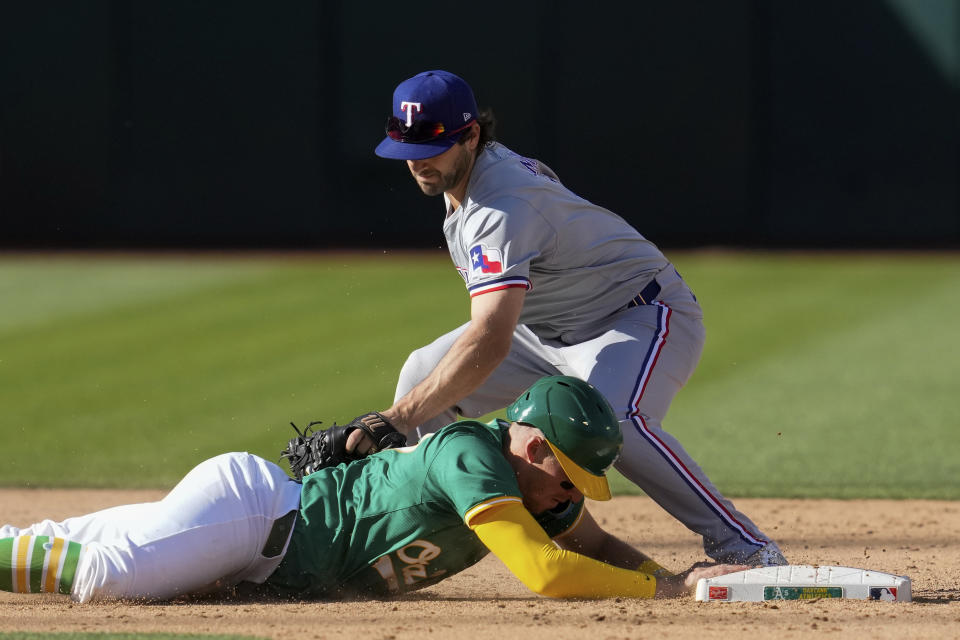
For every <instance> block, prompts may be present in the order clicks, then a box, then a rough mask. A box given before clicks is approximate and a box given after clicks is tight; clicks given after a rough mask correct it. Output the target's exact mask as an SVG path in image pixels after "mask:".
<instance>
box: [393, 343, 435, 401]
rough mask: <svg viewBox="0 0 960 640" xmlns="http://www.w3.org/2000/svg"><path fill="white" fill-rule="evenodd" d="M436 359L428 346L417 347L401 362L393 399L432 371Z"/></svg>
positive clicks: (401, 395)
mask: <svg viewBox="0 0 960 640" xmlns="http://www.w3.org/2000/svg"><path fill="white" fill-rule="evenodd" d="M437 362H438V359H437V358H436V357H435V356H434V354H433V352H432V350H431V349H430V348H429V347H423V348H421V349H417V350H416V351H414V352H413V353H411V354H410V355H409V356H407V361H406V362H404V363H403V367H402V368H401V369H400V377H399V378H398V379H397V393H396V396H395V398H394V399H395V400H399V399H400V398H402V397H403V396H405V395H407V393H408V392H409V391H410V390H411V389H413V388H414V387H415V386H417V385H418V384H420V382H421V381H422V380H423V379H424V378H426V377H427V375H429V374H430V372H431V371H433V368H434V367H435V366H436V364H437Z"/></svg>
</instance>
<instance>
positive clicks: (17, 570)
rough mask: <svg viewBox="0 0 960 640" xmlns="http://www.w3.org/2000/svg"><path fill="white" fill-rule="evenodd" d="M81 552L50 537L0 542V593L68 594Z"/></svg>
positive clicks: (71, 544) (81, 546)
mask: <svg viewBox="0 0 960 640" xmlns="http://www.w3.org/2000/svg"><path fill="white" fill-rule="evenodd" d="M82 549H83V545H81V544H80V543H77V542H71V541H69V540H65V539H63V538H51V537H49V536H17V537H16V538H3V539H0V591H13V592H14V593H66V594H69V593H70V589H71V588H72V587H73V577H74V574H75V573H76V571H77V561H78V560H79V559H80V551H81V550H82Z"/></svg>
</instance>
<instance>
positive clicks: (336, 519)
mask: <svg viewBox="0 0 960 640" xmlns="http://www.w3.org/2000/svg"><path fill="white" fill-rule="evenodd" d="M507 429H508V424H507V423H506V422H503V421H499V420H496V421H493V422H491V423H490V424H484V423H482V422H476V421H472V420H464V421H461V422H455V423H453V424H451V425H448V426H446V427H444V428H443V429H441V430H439V431H438V432H436V433H435V434H433V435H431V436H429V437H427V438H424V439H423V440H421V441H420V443H418V444H417V445H415V446H411V447H404V448H402V449H392V450H388V451H382V452H380V453H377V454H375V455H372V456H369V457H367V458H364V459H363V460H358V461H356V462H351V463H349V464H342V465H340V466H337V467H333V468H328V469H323V470H321V471H318V472H316V473H313V474H311V475H309V476H307V477H306V478H304V480H303V489H302V491H301V505H300V512H299V516H298V519H297V523H296V525H295V527H294V530H293V534H292V537H291V540H290V545H289V549H288V551H287V553H286V555H285V557H284V559H283V562H282V563H281V564H280V566H279V567H278V568H277V570H276V571H275V572H274V573H273V574H272V575H271V576H270V577H269V578H268V579H267V583H266V585H265V586H266V587H267V588H268V589H269V590H270V591H272V592H273V593H275V594H277V595H280V596H283V597H290V598H302V599H311V598H332V597H344V596H355V595H363V594H366V595H388V594H397V593H403V592H406V591H411V590H414V589H420V588H422V587H425V586H428V585H431V584H434V583H436V582H438V581H439V580H442V579H444V578H447V577H449V576H451V575H453V574H455V573H457V572H459V571H462V570H463V569H466V568H467V567H469V566H471V565H473V564H475V563H476V562H477V561H479V560H480V559H481V558H483V556H485V555H486V554H487V551H488V550H487V548H486V546H484V544H483V543H482V542H481V541H480V539H479V538H478V537H477V536H476V534H474V533H473V531H472V530H471V529H470V527H469V526H468V524H467V523H468V522H469V521H470V519H471V518H473V517H475V516H476V515H477V514H479V513H482V512H483V511H484V510H486V509H488V508H490V507H493V506H496V505H498V504H501V503H503V502H520V501H521V495H520V488H519V486H518V485H517V481H516V477H515V475H514V472H513V468H512V467H511V466H510V464H509V463H508V462H507V460H506V458H505V457H504V455H503V443H504V437H505V433H506V430H507ZM582 512H583V503H582V502H581V503H578V504H570V505H564V506H563V507H562V508H560V509H558V510H557V511H556V512H548V513H545V514H539V515H538V516H537V519H538V521H539V522H540V524H541V526H543V527H544V530H545V531H546V532H547V534H548V535H550V536H551V537H553V536H556V535H559V534H561V533H563V532H564V531H567V530H569V529H570V528H571V527H572V526H573V525H574V524H575V523H576V522H577V521H578V520H579V518H580V516H581V514H582Z"/></svg>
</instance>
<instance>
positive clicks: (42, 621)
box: [0, 489, 960, 640]
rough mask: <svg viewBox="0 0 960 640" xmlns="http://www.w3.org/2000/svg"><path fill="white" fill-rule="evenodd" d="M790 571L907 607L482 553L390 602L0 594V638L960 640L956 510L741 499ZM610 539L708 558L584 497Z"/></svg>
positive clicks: (123, 496) (96, 497)
mask: <svg viewBox="0 0 960 640" xmlns="http://www.w3.org/2000/svg"><path fill="white" fill-rule="evenodd" d="M161 496H162V492H159V491H85V490H38V489H33V490H16V489H0V505H2V506H0V521H2V522H3V523H8V524H15V525H20V526H24V525H27V524H30V523H32V522H35V521H38V520H42V519H45V518H52V519H55V520H59V519H63V518H65V517H68V516H71V515H78V514H81V513H88V512H90V511H94V510H97V509H100V508H105V507H108V506H114V505H117V504H126V503H130V502H143V501H149V500H156V499H158V498H160V497H161ZM736 502H737V505H738V507H740V508H741V510H742V511H744V512H745V513H748V514H750V516H751V517H752V518H754V520H755V521H756V522H757V524H758V525H760V526H761V528H763V529H764V530H765V531H767V533H769V534H771V535H772V536H774V537H775V538H776V539H777V540H778V542H779V543H780V546H781V547H782V548H783V550H784V552H785V554H786V555H787V557H788V558H789V559H790V561H791V562H792V563H793V564H822V565H842V566H850V567H858V568H864V569H873V570H877V571H884V572H887V573H894V574H898V575H907V576H910V578H911V579H912V581H913V596H914V601H913V602H912V603H888V602H863V601H855V600H814V601H802V602H801V601H792V602H778V603H775V604H774V603H698V602H696V601H694V600H693V598H692V597H687V598H682V599H677V600H667V601H651V600H632V599H625V598H624V599H619V598H618V599H612V600H602V601H582V600H578V601H557V600H549V599H546V598H541V597H538V596H535V595H533V594H532V593H530V592H529V591H528V590H527V589H526V588H525V587H524V586H523V585H522V584H521V583H520V582H519V581H518V580H517V579H516V578H514V577H513V576H512V575H511V574H510V573H509V572H508V571H507V570H506V569H505V568H504V567H503V565H502V564H500V562H499V561H498V560H497V559H496V558H493V557H489V556H488V557H487V558H486V559H484V560H483V561H481V562H480V563H479V564H477V565H476V566H474V567H472V568H470V569H469V570H467V571H464V572H463V573H460V574H458V575H456V576H453V577H451V578H449V579H448V580H445V581H443V582H441V583H439V584H437V585H434V586H432V587H430V588H427V589H424V590H423V591H420V592H417V593H415V594H412V595H409V596H406V597H403V598H400V599H396V600H373V601H364V602H322V603H317V602H308V603H291V604H287V603H283V604H276V603H251V602H237V601H229V600H207V601H200V602H195V601H192V602H174V603H147V604H144V603H126V602H122V603H118V602H109V603H96V604H86V605H79V604H75V603H73V602H71V601H70V600H69V599H68V598H66V597H65V596H55V595H20V594H8V593H0V630H2V631H16V630H22V631H88V632H94V631H95V632H105V631H114V632H134V631H143V632H169V633H235V634H242V635H250V636H255V637H262V638H271V639H276V640H291V639H299V638H304V639H320V638H330V639H336V640H342V639H343V638H349V637H354V638H382V639H384V640H402V639H407V638H410V639H412V638H418V639H420V638H425V637H427V638H429V637H447V636H450V637H470V638H472V639H477V640H484V639H487V638H489V639H491V640H503V639H504V638H512V637H517V636H520V635H521V634H522V635H523V637H524V639H525V640H539V639H541V638H542V639H549V640H565V639H567V638H571V639H572V638H584V637H590V638H597V639H605V638H640V637H644V638H650V637H654V636H655V635H657V634H663V635H664V636H668V637H669V638H670V639H671V640H687V639H694V638H695V639H697V640H703V639H709V638H723V639H724V640H730V638H732V637H747V636H754V637H777V638H784V639H786V638H808V637H814V636H819V635H821V634H823V633H830V634H836V635H837V637H840V636H841V635H842V636H843V637H848V636H855V637H872V638H881V639H883V638H890V639H896V640H904V639H908V638H960V536H958V532H960V502H944V501H927V500H922V501H921V500H905V501H893V500H850V501H840V500H748V499H743V500H737V501H736ZM589 508H590V510H591V512H592V513H594V515H595V516H596V517H597V519H598V521H599V522H600V523H601V524H602V525H603V526H604V527H605V528H607V529H608V530H609V531H611V532H612V533H614V534H616V535H618V536H619V537H621V538H623V539H624V540H627V541H628V542H630V543H632V544H634V545H636V546H637V547H639V548H641V549H643V550H644V551H646V552H647V553H648V554H649V555H651V556H652V557H654V558H655V559H657V560H658V561H660V562H661V564H663V565H665V566H667V567H669V568H673V569H681V568H685V567H687V566H689V565H690V564H692V563H694V562H696V561H699V560H704V559H705V557H704V555H703V552H702V550H701V549H700V546H699V542H698V538H697V537H696V536H695V535H694V534H692V533H691V532H689V531H687V530H686V529H685V528H684V527H683V526H681V525H680V524H678V523H677V522H676V521H675V520H673V519H672V518H670V517H669V516H668V515H667V514H666V513H664V512H663V511H662V510H661V509H660V508H659V507H657V506H656V505H655V504H654V503H653V502H651V501H650V500H649V499H647V498H644V497H622V498H615V499H614V500H612V501H610V502H607V503H598V502H591V503H589Z"/></svg>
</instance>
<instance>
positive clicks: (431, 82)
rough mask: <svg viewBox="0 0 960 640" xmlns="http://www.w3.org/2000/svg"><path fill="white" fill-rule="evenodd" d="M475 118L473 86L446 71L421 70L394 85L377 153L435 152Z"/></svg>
mask: <svg viewBox="0 0 960 640" xmlns="http://www.w3.org/2000/svg"><path fill="white" fill-rule="evenodd" d="M476 119H477V101H476V99H475V98H474V97H473V90H472V89H470V85H468V84H467V83H466V82H464V80H463V79H462V78H460V77H459V76H456V75H454V74H452V73H450V72H449V71H440V70H436V71H424V72H423V73H418V74H417V75H415V76H413V77H412V78H410V79H408V80H404V81H403V82H401V83H400V84H399V85H397V88H396V90H395V91H394V92H393V115H392V116H390V117H389V118H388V119H387V127H386V130H387V137H386V138H384V139H383V142H381V143H380V144H379V145H377V149H376V154H377V155H378V156H380V157H381V158H392V159H395V160H423V159H425V158H432V157H433V156H438V155H440V154H441V153H443V152H444V151H446V150H447V149H449V148H450V147H452V146H453V145H454V144H456V142H457V140H459V139H460V136H461V135H462V134H463V132H464V131H466V130H467V128H469V126H470V125H471V124H472V123H473V122H474V121H475V120H476Z"/></svg>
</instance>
